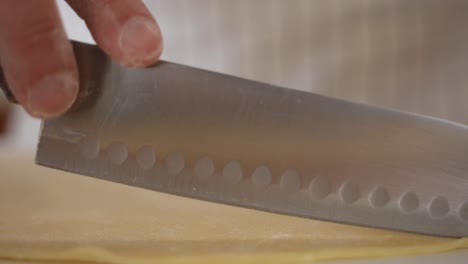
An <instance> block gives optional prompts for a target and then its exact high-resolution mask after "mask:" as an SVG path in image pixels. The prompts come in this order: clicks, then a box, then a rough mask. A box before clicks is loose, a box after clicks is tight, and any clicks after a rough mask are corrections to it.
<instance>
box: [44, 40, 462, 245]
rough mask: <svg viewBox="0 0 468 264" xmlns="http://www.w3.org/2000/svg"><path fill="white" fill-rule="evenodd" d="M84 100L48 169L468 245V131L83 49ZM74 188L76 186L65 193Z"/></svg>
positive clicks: (51, 135)
mask: <svg viewBox="0 0 468 264" xmlns="http://www.w3.org/2000/svg"><path fill="white" fill-rule="evenodd" d="M73 45H74V51H75V55H76V58H77V62H78V66H79V73H80V94H79V98H78V100H77V102H76V103H75V105H74V107H73V108H72V109H71V110H70V111H69V112H68V113H66V114H65V115H63V116H61V117H59V118H56V119H52V120H46V121H43V124H42V129H41V135H40V140H39V144H38V148H37V154H36V163H37V164H39V165H43V166H47V167H51V168H55V169H60V170H64V171H69V172H73V173H77V174H82V175H87V176H91V177H95V178H99V179H102V180H107V181H112V182H117V183H122V184H126V185H131V186H135V187H140V188H145V189H150V190H154V191H158V192H164V193H169V194H175V195H180V196H185V197H190V198H195V199H200V200H206V201H210V202H216V203H223V204H228V205H234V206H241V207H246V208H252V209H257V210H263V211H269V212H274V213H280V214H287V215H294V216H299V217H306V218H312V219H319V220H325V221H333V222H338V223H347V224H354V225H361V226H368V227H377V228H384V229H391V230H399V231H407V232H416V233H422V234H428V235H438V236H446V237H463V236H468V176H467V172H468V162H467V161H468V152H467V149H468V127H466V126H463V125H461V124H456V123H453V122H449V121H445V120H440V119H435V118H431V117H427V116H422V115H418V114H413V113H405V112H401V111H396V110H392V109H385V108H380V107H376V106H370V105H364V104H358V103H354V102H348V101H343V100H338V99H334V98H328V97H324V96H320V95H316V94H312V93H307V92H301V91H296V90H292V89H287V88H283V87H277V86H274V85H270V84H265V83H260V82H256V81H252V80H246V79H242V78H237V77H234V76H229V75H225V74H220V73H216V72H210V71H206V70H201V69H197V68H192V67H188V66H184V65H179V64H175V63H171V62H166V61H161V62H159V63H158V64H156V65H154V66H152V67H148V68H143V69H135V68H125V67H123V66H120V65H119V64H118V63H116V62H114V61H112V60H111V59H110V58H109V57H108V56H106V55H105V54H104V53H103V52H102V51H101V50H100V49H98V48H97V47H95V46H93V45H88V44H83V43H78V42H74V43H73ZM70 188H72V186H71V187H70Z"/></svg>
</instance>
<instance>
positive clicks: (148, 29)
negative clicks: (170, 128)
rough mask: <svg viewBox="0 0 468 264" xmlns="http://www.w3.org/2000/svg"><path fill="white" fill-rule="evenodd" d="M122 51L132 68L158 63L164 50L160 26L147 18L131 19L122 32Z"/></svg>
mask: <svg viewBox="0 0 468 264" xmlns="http://www.w3.org/2000/svg"><path fill="white" fill-rule="evenodd" d="M120 49H121V51H122V53H123V54H124V57H125V58H124V59H125V61H126V62H127V64H129V65H130V66H143V65H146V64H148V63H151V62H154V61H156V60H157V59H158V57H159V55H160V54H161V50H162V40H161V33H160V32H159V29H158V26H157V25H156V23H155V22H154V21H152V20H150V19H147V18H145V17H135V18H132V19H130V20H129V21H128V22H127V23H125V25H124V26H123V28H122V30H121V32H120Z"/></svg>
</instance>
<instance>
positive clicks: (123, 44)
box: [0, 0, 163, 119]
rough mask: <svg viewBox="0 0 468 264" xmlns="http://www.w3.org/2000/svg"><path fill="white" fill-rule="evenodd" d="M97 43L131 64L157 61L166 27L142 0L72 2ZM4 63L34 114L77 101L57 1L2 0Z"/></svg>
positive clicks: (0, 52)
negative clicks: (161, 26)
mask: <svg viewBox="0 0 468 264" xmlns="http://www.w3.org/2000/svg"><path fill="white" fill-rule="evenodd" d="M67 3H68V4H69V5H70V6H71V7H72V8H73V9H74V10H75V12H76V13H77V14H78V15H79V16H80V17H81V18H82V19H83V20H84V21H85V22H86V25H87V26H88V28H89V30H90V32H91V34H92V35H93V38H94V39H95V41H96V43H97V45H98V46H99V47H100V48H101V49H102V50H104V51H105V52H106V53H107V54H109V55H110V56H111V57H112V58H113V59H115V60H116V61H118V62H119V63H121V64H122V65H125V66H128V67H143V66H147V65H150V64H152V63H154V62H156V61H157V60H158V59H159V57H160V55H161V52H162V48H163V42H162V36H161V31H160V29H159V27H158V24H157V22H156V20H155V19H154V18H153V16H152V15H151V14H150V12H149V11H148V9H147V8H146V7H145V5H144V3H143V2H142V1H140V0H67ZM0 65H1V66H2V68H3V71H4V74H5V77H6V81H7V83H8V85H9V87H10V89H11V90H12V92H13V94H14V96H15V98H16V100H17V101H18V102H19V104H21V105H22V106H23V107H24V109H25V110H26V111H27V112H28V113H29V114H30V115H31V116H33V117H37V118H42V119H47V118H53V117H57V116H60V115H62V114H63V113H65V112H66V111H67V110H68V109H69V108H70V107H71V105H72V104H73V102H74V101H75V99H76V96H77V93H78V89H79V83H78V72H77V67H76V61H75V58H74V56H73V51H72V47H71V43H70V41H69V39H68V38H67V36H66V33H65V31H64V28H63V25H62V21H61V20H60V16H59V13H58V10H57V7H56V4H55V0H39V1H36V0H34V1H33V0H0Z"/></svg>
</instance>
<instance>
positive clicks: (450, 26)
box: [0, 0, 468, 156]
mask: <svg viewBox="0 0 468 264" xmlns="http://www.w3.org/2000/svg"><path fill="white" fill-rule="evenodd" d="M57 3H58V5H59V7H60V11H61V13H62V17H63V20H64V24H65V27H66V30H67V33H68V35H69V37H70V38H72V39H75V40H81V41H84V42H88V43H94V41H93V39H92V37H91V35H90V34H89V32H88V30H87V29H86V26H85V25H84V23H83V22H82V21H81V19H80V18H78V17H77V16H76V15H75V14H74V12H73V11H72V10H71V9H70V8H69V7H68V6H67V5H66V4H65V3H64V1H58V2H57ZM146 3H147V4H148V7H149V9H150V10H151V12H152V13H153V14H154V15H155V16H156V18H157V20H158V22H159V24H160V26H161V29H162V31H163V35H164V39H165V50H164V53H163V57H162V59H164V60H169V61H172V62H177V63H182V64H186V65H191V66H196V67H200V68H204V69H208V70H213V71H217V72H222V73H227V74H231V75H235V76H240V77H245V78H249V79H254V80H258V81H262V82H268V83H273V84H277V85H281V86H285V87H289V88H294V89H300V90H305V91H311V92H316V93H320V94H324V95H329V96H333V97H338V98H344V99H347V100H352V101H358V102H364V103H369V104H376V105H381V106H387V107H393V108H397V109H400V110H406V111H413V112H418V113H422V114H426V115H430V116H434V117H438V118H444V119H449V120H452V121H456V122H460V123H463V124H468V103H467V99H468V87H467V84H468V74H467V73H468V72H467V69H468V67H467V66H468V16H467V15H466V14H467V13H468V1H465V0H413V1H407V0H379V1H373V0H328V1H323V0H291V1H282V0H237V1H231V0H197V1H192V0H170V1H169V0H151V1H146ZM39 127H40V122H39V121H38V120H35V119H32V118H29V117H28V116H27V115H26V114H25V112H24V111H23V110H22V109H20V108H19V107H16V106H12V105H8V104H6V102H5V101H4V99H3V97H2V98H1V99H0V156H1V155H12V153H24V152H27V153H31V152H33V151H34V149H35V146H36V144H37V138H38V133H39Z"/></svg>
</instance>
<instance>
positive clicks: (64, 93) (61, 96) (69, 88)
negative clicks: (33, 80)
mask: <svg viewBox="0 0 468 264" xmlns="http://www.w3.org/2000/svg"><path fill="white" fill-rule="evenodd" d="M77 93H78V81H77V80H76V78H74V76H73V75H72V74H69V73H62V74H56V75H52V76H48V77H46V78H44V79H42V80H41V81H39V82H38V83H37V84H36V85H34V86H33V87H31V89H30V90H29V91H28V92H27V95H26V96H27V97H26V100H27V102H26V103H27V105H26V108H27V110H28V112H29V113H30V114H31V115H33V116H35V117H39V118H52V117H57V116H59V115H60V114H63V113H64V112H66V111H67V110H68V109H69V108H70V107H71V105H72V104H73V102H74V101H75V98H76V95H77Z"/></svg>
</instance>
